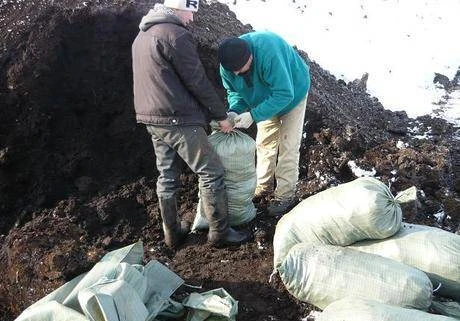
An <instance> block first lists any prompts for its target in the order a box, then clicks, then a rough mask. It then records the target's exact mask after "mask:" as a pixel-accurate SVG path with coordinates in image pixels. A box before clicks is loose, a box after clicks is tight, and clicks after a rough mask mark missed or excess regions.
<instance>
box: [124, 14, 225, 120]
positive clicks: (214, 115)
mask: <svg viewBox="0 0 460 321" xmlns="http://www.w3.org/2000/svg"><path fill="white" fill-rule="evenodd" d="M139 28H140V31H139V34H138V35H137V37H136V39H135V40H134V42H133V45H132V57H133V80H134V107H135V110H136V120H137V122H139V123H144V124H150V125H205V124H206V122H208V121H209V120H211V119H214V120H223V119H225V118H226V116H227V114H226V108H225V106H224V104H223V103H222V101H221V100H220V98H219V97H218V95H217V93H216V91H215V89H214V87H213V85H212V84H211V82H210V81H209V79H208V78H207V76H206V73H205V70H204V67H203V65H202V63H201V61H200V58H199V56H198V52H197V49H196V45H195V42H194V40H193V38H192V34H191V33H190V32H189V31H188V30H187V29H186V28H185V26H184V25H183V24H182V22H181V21H180V20H179V18H177V17H176V16H174V15H170V14H166V13H164V12H161V11H156V10H150V12H149V13H148V14H147V15H146V16H144V17H143V19H142V22H141V24H140V26H139Z"/></svg>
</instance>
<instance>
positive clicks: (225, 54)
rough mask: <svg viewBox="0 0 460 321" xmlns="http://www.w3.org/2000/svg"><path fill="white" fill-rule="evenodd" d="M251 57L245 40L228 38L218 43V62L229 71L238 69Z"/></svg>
mask: <svg viewBox="0 0 460 321" xmlns="http://www.w3.org/2000/svg"><path fill="white" fill-rule="evenodd" d="M249 57H251V50H250V49H249V45H248V43H247V42H246V41H244V40H243V39H240V38H236V37H235V38H228V39H225V40H224V41H222V42H221V43H220V44H219V62H220V63H221V65H222V67H224V68H225V69H227V70H229V71H237V70H240V69H241V68H242V67H243V66H244V65H245V64H246V63H247V62H248V60H249Z"/></svg>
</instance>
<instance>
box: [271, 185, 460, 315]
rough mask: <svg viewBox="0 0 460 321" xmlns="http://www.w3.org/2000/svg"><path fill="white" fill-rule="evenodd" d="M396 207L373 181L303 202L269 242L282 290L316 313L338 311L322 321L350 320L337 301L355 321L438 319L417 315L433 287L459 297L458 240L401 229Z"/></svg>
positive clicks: (428, 230) (441, 233) (442, 234)
mask: <svg viewBox="0 0 460 321" xmlns="http://www.w3.org/2000/svg"><path fill="white" fill-rule="evenodd" d="M399 202H402V200H398V197H396V198H395V197H393V195H392V194H391V192H390V190H389V188H388V187H387V186H386V185H385V184H383V183H382V182H380V181H379V180H377V179H375V178H358V179H356V180H354V181H352V182H350V183H346V184H342V185H339V186H337V187H332V188H330V189H328V190H325V191H323V192H320V193H318V194H316V195H314V196H312V197H309V198H307V199H305V200H304V201H302V202H301V203H300V204H299V205H297V206H296V207H295V208H294V209H293V210H292V211H291V212H289V213H288V214H286V215H285V216H284V217H283V218H282V219H281V220H280V221H279V222H278V225H277V226H276V231H275V236H274V241H273V248H274V268H275V270H277V271H278V272H279V275H280V277H281V280H282V281H283V283H284V285H285V286H286V288H287V290H288V291H289V292H290V293H291V294H292V295H293V296H295V297H296V298H297V299H299V300H301V301H304V302H308V303H311V304H313V305H315V306H316V307H318V308H320V309H325V310H328V311H331V309H332V307H334V306H336V308H334V311H335V312H334V313H332V312H328V319H327V320H336V319H333V318H330V315H331V314H336V315H337V316H338V315H340V317H342V318H340V320H349V319H346V318H344V316H343V313H342V312H343V311H342V310H343V309H341V308H340V307H341V306H344V304H339V303H335V302H339V301H340V300H348V301H350V300H351V301H352V302H356V303H354V304H353V306H354V307H356V309H357V310H356V311H354V312H353V313H350V314H349V315H350V317H356V315H358V314H359V315H361V316H362V317H363V319H360V320H373V321H380V320H382V321H383V320H387V319H385V318H384V317H380V315H385V313H381V312H378V311H381V310H386V309H388V310H391V311H393V312H392V313H393V316H395V315H399V314H400V315H401V318H402V316H403V315H407V317H406V319H408V320H409V319H410V316H411V315H412V314H411V313H412V310H413V309H417V310H421V311H417V313H418V314H420V313H423V315H426V317H425V319H423V318H422V319H423V320H438V319H436V318H437V317H438V316H433V315H430V314H428V313H426V312H422V311H426V310H428V309H429V308H430V306H431V305H432V300H433V284H435V286H436V288H439V289H443V290H442V291H440V292H439V294H442V295H444V296H448V297H450V298H453V299H458V295H459V286H460V264H459V263H460V262H459V260H460V259H459V258H460V236H458V235H455V234H453V233H449V232H446V231H443V230H441V229H437V228H433V227H421V226H415V225H408V224H402V212H401V207H400V205H399ZM421 245H422V246H421ZM420 251H423V254H424V255H422V253H421V252H420ZM359 300H367V301H359ZM348 301H347V302H348ZM359 302H361V303H359ZM333 303H335V305H334V306H332V304H333ZM329 306H331V308H329ZM337 307H339V308H337ZM371 307H372V308H371ZM395 307H396V308H395ZM360 309H362V310H366V309H368V310H369V309H370V310H372V311H374V312H372V313H370V314H369V313H364V312H363V313H362V312H361V310H360ZM395 309H396V310H395ZM400 309H401V310H400ZM341 313H342V314H341ZM366 315H370V316H369V318H366ZM387 315H389V314H387ZM443 318H444V319H442V320H448V319H449V318H445V317H443ZM397 319H400V318H397ZM324 320H326V319H324ZM337 320H338V319H337ZM350 320H352V319H350ZM353 320H355V319H353ZM439 320H441V319H439ZM452 320H454V319H452Z"/></svg>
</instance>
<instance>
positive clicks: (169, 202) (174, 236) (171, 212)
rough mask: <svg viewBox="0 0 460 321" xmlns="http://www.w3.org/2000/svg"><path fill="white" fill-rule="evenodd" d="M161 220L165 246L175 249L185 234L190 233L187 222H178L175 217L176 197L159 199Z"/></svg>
mask: <svg viewBox="0 0 460 321" xmlns="http://www.w3.org/2000/svg"><path fill="white" fill-rule="evenodd" d="M158 204H159V205H160V213H161V218H162V219H163V232H164V236H165V243H166V246H168V247H170V248H177V247H178V246H179V245H181V244H182V243H183V242H184V241H185V238H186V237H187V234H188V233H189V232H190V226H189V224H187V222H185V221H182V222H179V220H178V217H177V203H176V197H174V196H173V197H166V198H165V197H159V198H158Z"/></svg>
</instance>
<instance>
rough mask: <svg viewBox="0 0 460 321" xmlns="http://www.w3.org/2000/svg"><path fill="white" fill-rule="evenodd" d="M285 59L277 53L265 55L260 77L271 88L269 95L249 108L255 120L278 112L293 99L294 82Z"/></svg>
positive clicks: (266, 117) (269, 116) (261, 119)
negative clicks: (269, 55)
mask: <svg viewBox="0 0 460 321" xmlns="http://www.w3.org/2000/svg"><path fill="white" fill-rule="evenodd" d="M289 69H290V66H289V65H288V62H287V61H286V59H283V57H281V56H279V55H274V56H271V57H266V59H264V62H263V64H262V77H263V79H264V81H265V82H266V83H267V86H268V87H270V89H271V95H270V96H268V98H267V99H265V100H264V101H263V102H261V103H260V104H259V105H257V106H255V107H254V108H252V109H251V115H252V118H254V120H255V121H256V122H259V121H263V120H267V119H270V118H272V117H273V116H275V115H276V114H278V112H280V111H281V110H283V109H284V108H285V107H286V106H287V105H289V104H290V103H291V102H292V100H293V99H294V83H293V80H292V77H291V73H290V71H289Z"/></svg>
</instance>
